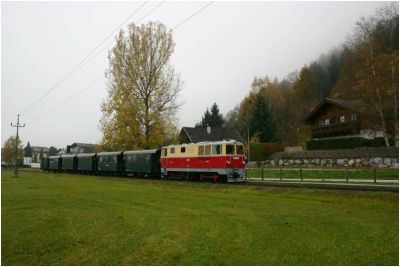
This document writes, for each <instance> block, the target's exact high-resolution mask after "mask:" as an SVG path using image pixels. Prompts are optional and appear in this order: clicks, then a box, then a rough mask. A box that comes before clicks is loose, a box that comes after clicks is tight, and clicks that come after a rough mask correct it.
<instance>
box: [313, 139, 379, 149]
mask: <svg viewBox="0 0 400 267" xmlns="http://www.w3.org/2000/svg"><path fill="white" fill-rule="evenodd" d="M378 146H385V140H384V139H383V138H382V137H380V138H374V139H366V138H362V137H351V138H338V139H324V140H311V141H308V142H307V149H308V150H322V149H346V148H347V149H351V148H356V147H378Z"/></svg>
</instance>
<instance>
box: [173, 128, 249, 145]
mask: <svg viewBox="0 0 400 267" xmlns="http://www.w3.org/2000/svg"><path fill="white" fill-rule="evenodd" d="M181 134H185V135H186V136H187V137H188V139H189V140H190V142H191V143H198V142H205V141H211V142H212V141H221V140H224V139H225V140H229V139H233V140H236V141H239V142H244V139H243V137H242V136H241V135H240V134H239V132H238V131H237V130H235V129H228V128H211V132H210V133H208V132H207V128H204V127H182V130H181Z"/></svg>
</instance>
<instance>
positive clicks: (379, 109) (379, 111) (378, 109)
mask: <svg viewBox="0 0 400 267" xmlns="http://www.w3.org/2000/svg"><path fill="white" fill-rule="evenodd" d="M369 49H370V50H369V51H370V60H371V72H372V75H373V76H374V78H375V79H376V72H375V66H374V54H373V49H372V46H371V44H370V45H369ZM380 93H381V92H380V88H379V86H375V94H376V97H377V102H375V108H376V110H377V111H378V113H379V119H380V122H381V126H382V130H383V138H384V139H385V145H386V146H387V147H388V146H390V144H389V139H388V137H387V131H386V123H385V117H384V115H383V110H382V106H381V105H382V97H381V94H380Z"/></svg>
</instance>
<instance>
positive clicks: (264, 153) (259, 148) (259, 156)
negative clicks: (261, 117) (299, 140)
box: [250, 143, 283, 161]
mask: <svg viewBox="0 0 400 267" xmlns="http://www.w3.org/2000/svg"><path fill="white" fill-rule="evenodd" d="M282 150H283V148H282V146H281V145H280V144H276V143H250V160H251V161H263V160H266V159H268V157H269V156H270V155H272V154H273V153H275V152H278V151H282Z"/></svg>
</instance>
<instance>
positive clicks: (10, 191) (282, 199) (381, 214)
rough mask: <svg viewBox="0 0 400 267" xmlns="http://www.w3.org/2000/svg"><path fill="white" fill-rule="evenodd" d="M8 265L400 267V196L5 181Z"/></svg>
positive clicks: (89, 180)
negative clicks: (399, 264) (333, 266)
mask: <svg viewBox="0 0 400 267" xmlns="http://www.w3.org/2000/svg"><path fill="white" fill-rule="evenodd" d="M1 179H2V181H1V183H2V210H1V215H2V217H1V219H2V220H1V226H2V228H1V231H2V233H1V234H2V239H1V242H2V251H1V252H2V253H1V260H2V262H1V263H2V265H398V263H399V261H398V259H399V243H398V237H399V231H398V230H399V228H398V224H399V210H398V208H399V207H398V194H397V193H388V192H353V191H334V190H311V189H285V188H268V187H266V188H263V187H250V186H237V185H226V184H212V183H207V184H206V183H187V182H176V181H155V180H134V179H126V178H106V177H94V176H78V175H68V174H48V173H40V172H36V173H33V172H20V177H19V178H12V174H11V172H9V171H7V172H2V178H1Z"/></svg>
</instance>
